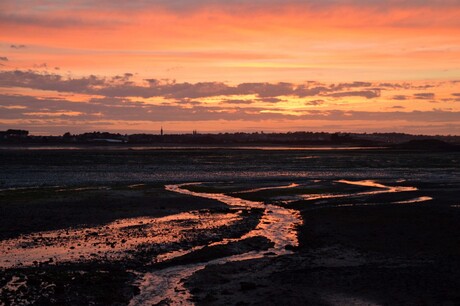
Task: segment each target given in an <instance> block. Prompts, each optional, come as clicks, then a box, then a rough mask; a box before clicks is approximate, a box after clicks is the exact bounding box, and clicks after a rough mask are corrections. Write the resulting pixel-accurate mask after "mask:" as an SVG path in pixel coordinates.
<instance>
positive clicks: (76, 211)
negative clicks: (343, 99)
mask: <svg viewBox="0 0 460 306" xmlns="http://www.w3.org/2000/svg"><path fill="white" fill-rule="evenodd" d="M0 167H1V169H2V171H1V173H0V301H1V303H2V304H5V305H53V304H55V305H62V304H67V305H81V304H93V305H146V304H147V305H151V304H159V305H193V304H196V305H262V304H263V305H280V304H282V305H305V304H308V305H363V304H366V305H369V304H371V305H384V304H387V305H408V304H411V305H419V304H426V305H456V304H460V293H458V290H457V288H459V287H460V260H459V258H460V256H459V255H460V153H458V152H422V151H407V150H406V151H385V150H367V149H362V150H314V149H302V150H299V149H296V150H286V149H283V150H277V149H276V148H273V149H270V150H267V149H264V150H257V149H229V148H227V149H212V150H210V149H164V150H158V149H157V150H145V149H135V148H133V149H132V150H117V149H104V150H95V149H91V148H88V149H85V150H33V152H32V151H28V150H0Z"/></svg>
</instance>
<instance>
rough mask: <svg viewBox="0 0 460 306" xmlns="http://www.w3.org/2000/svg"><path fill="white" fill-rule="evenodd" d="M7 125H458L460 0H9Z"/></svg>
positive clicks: (1, 79) (3, 22) (392, 128)
mask: <svg viewBox="0 0 460 306" xmlns="http://www.w3.org/2000/svg"><path fill="white" fill-rule="evenodd" d="M0 34H1V36H0V89H1V93H0V129H8V128H24V129H28V130H30V131H31V132H32V133H33V134H63V133H64V132H67V131H71V132H75V133H78V132H85V131H93V130H104V131H114V132H123V133H125V132H126V133H131V132H154V131H157V130H159V127H160V126H161V125H162V126H164V127H165V128H166V129H167V130H170V131H174V132H190V131H192V130H199V131H202V132H226V131H248V132H250V131H260V130H263V131H267V132H270V131H280V132H284V131H299V130H308V131H326V132H336V131H344V132H407V133H413V134H460V86H459V84H460V2H459V1H457V0H444V1H440V0H432V1H419V0H409V1H397V0H386V1H378V2H377V1H364V0H349V1H341V0H330V1H319V0H313V1H300V0H288V1H280V0H265V1H262V0H258V1H257V0H256V1H243V0H234V1H211V0H196V1H188V0H176V1H163V0H156V1H131V2H129V3H126V2H125V1H98V2H97V4H94V3H93V2H91V1H85V0H72V1H66V2H62V1H57V0H40V1H32V2H31V1H23V0H18V1H10V0H7V1H2V3H0Z"/></svg>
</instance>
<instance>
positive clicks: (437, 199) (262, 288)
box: [186, 183, 460, 305]
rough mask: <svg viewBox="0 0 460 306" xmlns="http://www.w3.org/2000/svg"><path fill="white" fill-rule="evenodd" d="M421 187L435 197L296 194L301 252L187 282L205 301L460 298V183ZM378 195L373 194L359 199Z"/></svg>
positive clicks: (213, 270) (432, 301)
mask: <svg viewBox="0 0 460 306" xmlns="http://www.w3.org/2000/svg"><path fill="white" fill-rule="evenodd" d="M406 184H407V185H410V183H406ZM414 185H417V184H414ZM418 188H420V190H419V191H417V192H418V193H420V194H423V195H426V196H430V197H432V198H433V200H430V201H426V202H420V203H413V204H389V203H392V202H395V200H397V199H399V198H400V197H401V195H399V194H397V193H395V194H386V195H384V197H385V199H386V201H387V202H386V203H385V202H384V201H383V199H382V201H379V202H377V205H372V206H367V205H363V206H359V205H356V206H348V205H347V206H340V204H345V203H356V201H355V200H356V199H353V198H352V199H350V198H341V199H334V198H333V199H329V201H330V202H329V201H326V200H324V199H323V200H322V202H320V203H318V202H314V201H313V202H312V201H305V202H296V203H294V205H292V206H295V207H297V208H298V209H301V211H302V217H303V219H304V223H303V225H302V226H301V227H300V229H299V243H300V246H299V248H298V249H297V252H295V253H294V254H293V255H289V256H282V257H275V258H263V259H256V260H249V261H241V262H231V263H227V264H225V265H220V266H208V267H206V269H204V270H201V271H198V272H197V273H195V274H194V275H193V276H192V277H191V278H190V279H189V280H188V281H187V282H186V286H187V287H188V288H189V290H191V292H193V293H194V302H195V303H196V304H197V305H229V304H233V305H234V304H239V305H459V304H460V293H459V292H458V288H459V286H460V259H459V258H460V256H459V255H460V244H459V241H460V234H459V233H460V209H459V208H457V207H456V206H455V205H454V204H453V203H454V202H455V201H458V199H457V198H455V197H452V194H453V193H457V194H460V186H459V185H457V184H448V185H447V186H446V185H445V184H436V183H431V184H418ZM392 195H396V196H395V197H392ZM379 196H383V195H379ZM375 202H376V201H375V196H373V195H368V196H364V198H363V199H361V201H359V202H358V204H359V203H375ZM378 203H380V204H378ZM312 205H316V206H317V207H315V209H312V208H311V206H312ZM452 205H454V206H452Z"/></svg>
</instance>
